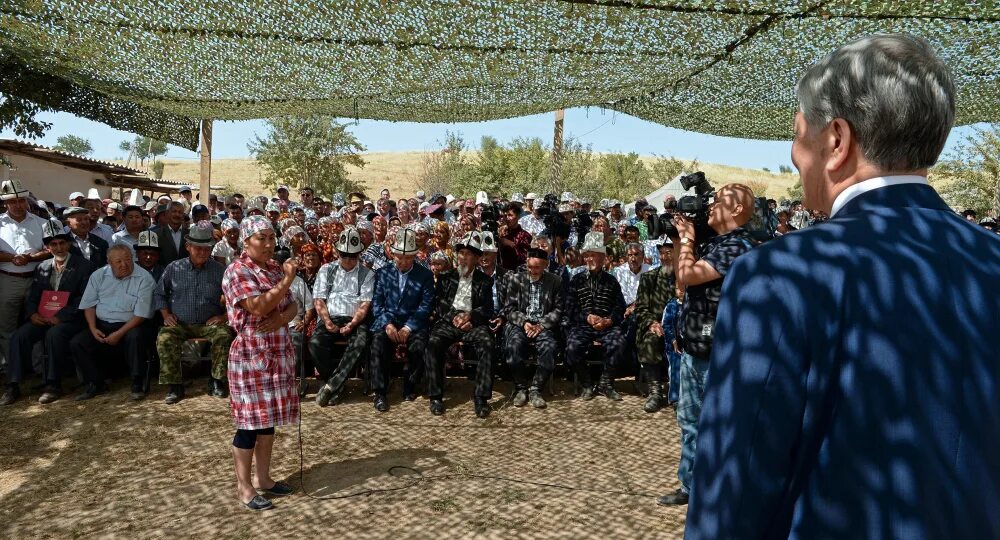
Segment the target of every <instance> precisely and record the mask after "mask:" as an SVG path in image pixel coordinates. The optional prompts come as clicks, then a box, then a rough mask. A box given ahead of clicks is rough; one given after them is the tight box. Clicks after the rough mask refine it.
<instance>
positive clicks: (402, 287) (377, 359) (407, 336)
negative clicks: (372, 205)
mask: <svg viewBox="0 0 1000 540" xmlns="http://www.w3.org/2000/svg"><path fill="white" fill-rule="evenodd" d="M416 239H417V233H416V232H414V231H413V230H411V229H409V228H406V229H401V230H400V231H399V233H398V234H397V236H396V241H395V243H394V244H393V246H392V255H393V259H394V261H395V264H391V265H389V266H385V267H383V268H382V269H381V270H379V271H378V274H377V275H376V277H375V294H374V297H373V298H372V315H373V316H374V317H375V322H374V323H372V326H371V331H372V357H371V387H372V391H374V393H375V410H377V411H379V412H385V411H388V410H389V401H388V400H387V399H386V397H385V392H386V389H387V388H388V387H389V373H390V367H391V365H392V363H391V358H392V355H393V354H395V352H396V349H397V347H399V346H401V345H402V346H405V347H406V352H407V357H408V358H409V365H410V366H411V371H410V372H409V373H408V376H407V378H406V379H405V380H404V381H403V396H404V399H406V400H407V401H412V400H413V399H415V398H416V393H415V392H414V390H413V389H414V386H415V384H416V383H417V382H419V381H420V378H421V376H422V375H423V371H424V369H423V360H424V349H425V348H426V347H427V339H428V336H429V334H430V321H429V320H428V319H429V317H430V314H431V309H432V307H433V305H434V274H433V273H431V271H430V270H428V269H427V268H424V267H423V266H421V265H419V264H417V265H415V264H413V260H414V258H415V256H416V253H417V240H416Z"/></svg>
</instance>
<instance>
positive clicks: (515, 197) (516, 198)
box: [510, 193, 524, 203]
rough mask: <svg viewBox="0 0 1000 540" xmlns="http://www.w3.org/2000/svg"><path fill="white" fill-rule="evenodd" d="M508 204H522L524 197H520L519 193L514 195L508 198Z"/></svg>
mask: <svg viewBox="0 0 1000 540" xmlns="http://www.w3.org/2000/svg"><path fill="white" fill-rule="evenodd" d="M510 202H517V203H523V202H524V195H521V194H520V193H514V194H513V195H511V196H510Z"/></svg>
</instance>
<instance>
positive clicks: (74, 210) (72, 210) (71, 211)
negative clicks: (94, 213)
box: [63, 206, 90, 217]
mask: <svg viewBox="0 0 1000 540" xmlns="http://www.w3.org/2000/svg"><path fill="white" fill-rule="evenodd" d="M76 214H87V215H88V216H89V215H90V211H88V210H87V209H86V208H84V207H82V206H70V207H69V208H67V209H66V211H64V212H63V217H69V216H72V215H76Z"/></svg>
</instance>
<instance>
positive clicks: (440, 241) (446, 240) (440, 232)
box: [431, 221, 454, 260]
mask: <svg viewBox="0 0 1000 540" xmlns="http://www.w3.org/2000/svg"><path fill="white" fill-rule="evenodd" d="M431 242H432V243H433V245H432V248H433V250H434V251H435V252H442V253H444V254H445V255H447V256H448V258H449V259H452V260H454V250H453V249H452V245H451V225H449V224H448V223H447V222H445V221H439V222H437V223H435V224H434V236H433V238H432V239H431Z"/></svg>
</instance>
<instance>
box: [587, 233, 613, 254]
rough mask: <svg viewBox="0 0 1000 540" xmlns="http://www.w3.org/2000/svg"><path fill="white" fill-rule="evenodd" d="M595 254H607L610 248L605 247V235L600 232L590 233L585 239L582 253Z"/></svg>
mask: <svg viewBox="0 0 1000 540" xmlns="http://www.w3.org/2000/svg"><path fill="white" fill-rule="evenodd" d="M587 252H595V253H607V252H608V248H606V247H604V234H603V233H599V232H589V233H587V236H586V237H584V239H583V247H581V248H580V253H587Z"/></svg>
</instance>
